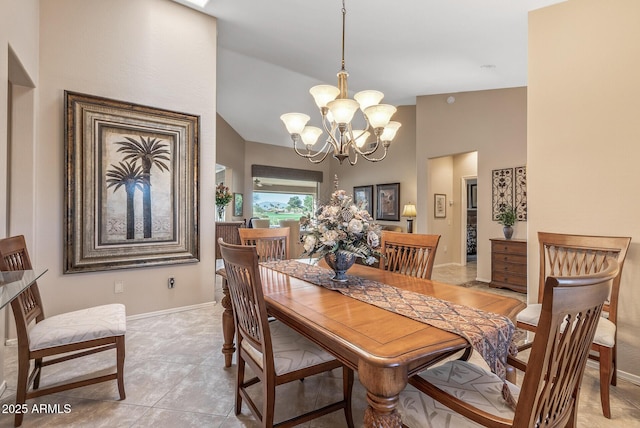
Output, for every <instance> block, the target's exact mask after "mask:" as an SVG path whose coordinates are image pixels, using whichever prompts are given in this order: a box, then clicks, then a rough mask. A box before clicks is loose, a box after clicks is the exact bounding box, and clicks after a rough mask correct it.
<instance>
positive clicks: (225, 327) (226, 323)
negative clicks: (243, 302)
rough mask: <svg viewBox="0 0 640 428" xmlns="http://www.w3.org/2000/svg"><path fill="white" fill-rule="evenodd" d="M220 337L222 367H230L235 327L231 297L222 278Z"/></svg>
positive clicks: (225, 281) (224, 279)
mask: <svg viewBox="0 0 640 428" xmlns="http://www.w3.org/2000/svg"><path fill="white" fill-rule="evenodd" d="M221 304H222V307H223V308H224V312H223V313H222V336H223V338H224V343H223V344H222V353H223V354H224V366H225V367H231V361H232V360H233V354H234V353H235V352H236V346H235V344H234V343H233V336H234V335H235V333H236V327H235V325H234V323H233V309H232V307H231V297H229V284H227V279H226V278H224V277H223V278H222V302H221Z"/></svg>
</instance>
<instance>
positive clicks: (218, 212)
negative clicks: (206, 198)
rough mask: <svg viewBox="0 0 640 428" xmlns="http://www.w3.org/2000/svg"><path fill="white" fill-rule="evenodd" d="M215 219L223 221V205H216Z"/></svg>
mask: <svg viewBox="0 0 640 428" xmlns="http://www.w3.org/2000/svg"><path fill="white" fill-rule="evenodd" d="M216 221H224V205H216Z"/></svg>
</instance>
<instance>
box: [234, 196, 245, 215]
mask: <svg viewBox="0 0 640 428" xmlns="http://www.w3.org/2000/svg"><path fill="white" fill-rule="evenodd" d="M243 208H244V207H243V200H242V193H234V194H233V216H234V217H242V212H243Z"/></svg>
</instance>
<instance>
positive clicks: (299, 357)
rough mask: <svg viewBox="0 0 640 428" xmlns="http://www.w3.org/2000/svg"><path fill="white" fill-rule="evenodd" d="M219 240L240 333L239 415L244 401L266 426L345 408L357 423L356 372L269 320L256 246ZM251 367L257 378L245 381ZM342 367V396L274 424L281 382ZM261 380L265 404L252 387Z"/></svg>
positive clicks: (293, 422) (349, 418) (349, 419)
mask: <svg viewBox="0 0 640 428" xmlns="http://www.w3.org/2000/svg"><path fill="white" fill-rule="evenodd" d="M287 233H288V232H287ZM218 242H219V245H220V250H221V252H222V258H223V260H224V265H225V270H226V273H227V282H228V286H229V292H230V295H231V302H232V306H233V313H234V321H235V325H236V332H237V333H236V340H237V344H238V366H237V375H236V396H235V413H236V415H239V414H240V412H241V410H242V402H243V400H244V401H245V402H246V403H247V405H248V406H249V409H250V410H251V412H252V413H253V415H254V416H255V418H256V419H258V420H259V421H260V422H261V425H262V426H263V427H273V426H293V425H297V424H300V423H304V422H307V421H309V420H311V419H315V418H317V417H320V416H322V415H326V414H328V413H332V412H335V411H338V410H340V409H342V410H344V414H345V418H346V420H347V425H348V426H349V427H353V418H352V414H351V392H352V389H353V380H354V376H353V371H352V370H351V369H349V368H348V367H346V366H344V365H343V364H342V363H341V362H340V361H338V360H337V359H335V357H334V356H333V355H331V354H330V353H329V352H327V351H326V350H324V349H322V348H320V347H318V346H317V345H316V344H315V343H313V342H311V341H310V340H308V339H306V338H305V337H304V336H302V335H300V334H299V333H297V332H296V331H294V330H293V329H291V328H289V327H288V326H286V325H285V324H283V323H281V322H280V321H277V320H276V321H273V322H269V321H268V320H267V307H266V302H265V300H264V294H263V291H262V281H261V278H260V271H259V265H258V253H257V251H256V247H255V246H250V245H233V244H225V243H224V242H223V241H222V240H219V241H218ZM247 365H248V366H249V367H250V369H251V373H252V374H253V375H254V376H255V377H253V378H251V379H245V374H246V373H245V366H247ZM336 368H342V376H343V388H342V389H343V391H342V392H343V396H342V399H341V400H339V401H336V402H334V403H331V404H328V405H325V406H323V407H322V408H319V409H315V410H312V411H308V412H306V413H304V414H303V415H300V416H296V417H294V418H292V419H289V420H287V421H282V422H279V423H277V424H274V413H275V402H276V386H278V385H281V384H284V383H289V382H292V381H295V380H300V379H304V378H308V377H310V376H314V375H316V374H320V373H324V372H328V371H331V370H333V369H336ZM257 383H261V386H262V388H261V390H262V392H263V397H262V407H258V405H257V404H256V402H257V400H255V398H257V397H253V398H252V395H255V394H256V392H257V391H259V390H260V389H258V390H257V391H256V388H253V389H251V388H250V387H251V386H253V385H255V384H257ZM303 385H304V384H303Z"/></svg>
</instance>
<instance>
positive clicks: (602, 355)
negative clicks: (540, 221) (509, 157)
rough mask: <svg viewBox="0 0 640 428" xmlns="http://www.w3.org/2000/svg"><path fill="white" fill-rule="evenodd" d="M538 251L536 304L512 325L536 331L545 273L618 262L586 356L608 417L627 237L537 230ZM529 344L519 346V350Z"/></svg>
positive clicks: (576, 272)
mask: <svg viewBox="0 0 640 428" xmlns="http://www.w3.org/2000/svg"><path fill="white" fill-rule="evenodd" d="M538 243H539V246H540V248H539V251H540V275H539V290H538V303H536V304H529V305H527V307H526V309H524V310H523V311H522V312H520V313H519V314H518V315H517V317H516V326H517V327H518V328H521V329H523V330H527V331H531V332H536V331H537V329H538V321H539V318H540V311H541V309H542V305H541V303H540V302H543V300H542V299H543V293H544V281H545V279H546V278H547V277H548V276H576V275H585V274H591V273H595V272H598V271H600V270H602V269H603V267H604V266H605V260H606V258H607V257H613V258H615V259H616V260H617V261H618V264H619V266H620V269H619V271H618V274H617V276H616V277H615V278H614V280H613V282H612V284H611V292H610V294H609V298H608V300H607V302H606V303H605V305H604V309H603V311H602V312H603V317H602V318H601V319H600V320H599V323H598V329H597V330H596V334H595V338H594V341H593V344H592V347H591V348H592V351H593V352H595V353H596V354H593V353H592V354H591V355H590V358H591V359H593V360H596V361H598V362H599V369H600V401H601V404H602V413H603V414H604V415H605V416H606V417H607V418H611V406H610V404H609V389H610V388H609V385H610V384H611V385H615V384H616V381H617V379H616V378H617V355H616V354H617V352H616V351H617V347H616V342H617V340H616V330H617V329H616V324H617V319H618V296H619V293H620V280H621V278H622V268H623V266H624V261H625V258H626V256H627V250H628V249H629V244H630V243H631V238H627V237H617V236H589V235H568V234H562V233H549V232H538ZM530 346H531V344H526V345H523V346H520V348H519V349H520V350H523V349H526V348H528V347H530Z"/></svg>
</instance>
